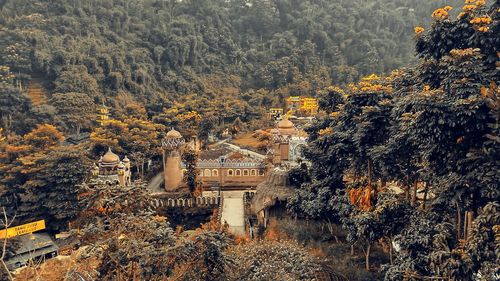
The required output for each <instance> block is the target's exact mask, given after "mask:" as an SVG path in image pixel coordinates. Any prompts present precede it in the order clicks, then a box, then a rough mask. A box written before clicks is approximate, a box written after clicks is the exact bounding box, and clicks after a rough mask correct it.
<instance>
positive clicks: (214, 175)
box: [212, 169, 219, 177]
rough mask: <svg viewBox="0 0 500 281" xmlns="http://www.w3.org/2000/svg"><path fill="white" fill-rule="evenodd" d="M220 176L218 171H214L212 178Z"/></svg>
mask: <svg viewBox="0 0 500 281" xmlns="http://www.w3.org/2000/svg"><path fill="white" fill-rule="evenodd" d="M218 176H219V171H218V170H215V169H214V170H212V177H218Z"/></svg>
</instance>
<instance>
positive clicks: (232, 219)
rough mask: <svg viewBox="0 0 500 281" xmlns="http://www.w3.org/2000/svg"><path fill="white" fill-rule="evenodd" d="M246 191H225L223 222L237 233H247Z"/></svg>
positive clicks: (223, 193) (223, 194) (223, 195)
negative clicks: (244, 199) (244, 198)
mask: <svg viewBox="0 0 500 281" xmlns="http://www.w3.org/2000/svg"><path fill="white" fill-rule="evenodd" d="M245 192H246V191H240V190H234V191H233V190H231V191H223V192H222V197H223V200H222V202H223V205H222V216H221V222H222V223H227V224H228V225H229V230H230V231H231V232H232V233H234V234H237V235H244V234H245V203H244V201H243V196H244V195H245Z"/></svg>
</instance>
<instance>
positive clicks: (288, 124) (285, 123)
mask: <svg viewBox="0 0 500 281" xmlns="http://www.w3.org/2000/svg"><path fill="white" fill-rule="evenodd" d="M278 128H279V129H293V123H292V121H290V120H288V119H283V120H281V121H279V122H278Z"/></svg>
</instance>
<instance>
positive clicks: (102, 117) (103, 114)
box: [97, 105, 109, 126]
mask: <svg viewBox="0 0 500 281" xmlns="http://www.w3.org/2000/svg"><path fill="white" fill-rule="evenodd" d="M107 120H109V107H107V106H105V105H102V106H101V108H99V112H98V114H97V122H99V124H101V126H102V125H103V123H104V122H105V121H107Z"/></svg>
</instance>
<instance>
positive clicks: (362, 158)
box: [289, 1, 500, 280]
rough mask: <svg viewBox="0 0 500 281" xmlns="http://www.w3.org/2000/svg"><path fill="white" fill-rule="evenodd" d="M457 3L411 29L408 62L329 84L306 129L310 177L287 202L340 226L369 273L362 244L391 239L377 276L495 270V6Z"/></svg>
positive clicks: (498, 40) (468, 274)
mask: <svg viewBox="0 0 500 281" xmlns="http://www.w3.org/2000/svg"><path fill="white" fill-rule="evenodd" d="M466 2H467V3H466V4H465V5H464V6H463V8H462V11H463V12H462V13H460V14H459V15H458V17H456V18H455V17H454V16H452V15H450V14H449V11H450V10H451V9H452V8H451V7H444V8H440V9H438V10H436V11H435V12H434V13H433V15H432V16H433V23H432V26H431V28H430V30H429V31H425V29H424V28H423V27H416V28H415V33H416V41H417V42H416V49H417V52H418V56H419V57H420V61H419V63H418V65H416V66H415V67H411V68H408V69H404V70H402V71H397V72H394V73H393V74H391V75H390V76H387V77H384V78H380V77H376V76H373V75H371V76H369V77H366V78H364V79H362V80H361V81H360V82H359V83H358V84H352V85H349V86H348V87H347V89H346V92H345V93H344V91H342V90H341V89H338V88H334V87H331V88H328V89H327V90H326V91H325V92H324V93H323V94H322V95H321V98H322V101H321V102H320V105H321V106H322V108H323V109H324V110H325V111H326V112H327V113H328V116H326V117H325V118H322V119H320V120H318V122H316V123H315V124H314V125H313V126H312V127H311V128H309V131H310V138H309V141H310V147H309V148H308V151H307V152H306V156H307V157H308V158H309V160H310V161H311V162H312V163H311V167H310V174H311V180H310V181H306V182H305V183H303V184H302V186H301V188H300V189H298V190H297V192H296V195H295V196H294V198H292V200H291V201H290V202H289V207H290V209H291V210H292V211H295V212H297V213H298V214H300V215H303V216H307V217H311V218H316V219H321V220H331V221H337V222H340V223H341V224H342V226H343V228H344V229H345V230H346V231H347V240H348V242H350V243H353V244H356V245H358V247H363V250H364V253H365V254H366V255H367V260H366V261H367V262H366V265H367V268H369V250H370V245H371V243H373V242H375V241H376V240H378V239H380V238H387V239H389V241H390V247H391V249H392V246H393V245H397V249H398V250H397V253H396V256H395V262H394V263H391V264H390V265H388V266H387V267H386V270H385V274H386V280H401V279H405V278H406V279H408V280H421V279H422V278H424V279H425V278H445V279H448V280H475V279H474V278H476V277H477V276H481V278H483V279H484V280H490V279H495V274H498V268H496V269H495V268H494V267H492V263H494V262H495V261H496V262H498V260H499V256H498V251H495V250H492V248H491V247H493V244H492V243H493V240H492V236H491V235H492V233H493V232H495V231H498V229H497V227H495V226H493V225H492V222H494V221H495V220H497V216H495V215H493V213H494V212H495V211H494V210H496V208H497V205H498V200H499V199H500V193H499V190H500V189H499V186H498V183H499V182H500V181H499V180H500V178H499V173H498V168H499V165H498V159H499V154H498V147H499V139H498V128H499V125H498V124H499V119H498V118H499V114H498V110H499V107H498V105H499V104H498V97H499V94H500V93H499V88H498V84H499V83H500V76H499V72H498V67H499V62H498V61H499V54H500V53H499V51H500V49H499V46H500V37H499V36H498V34H499V28H500V23H499V7H500V3H499V2H498V1H496V2H495V3H493V4H490V5H487V4H486V3H485V1H466ZM388 181H392V182H393V183H392V184H391V186H388V185H387V182H388ZM395 186H397V187H395ZM397 194H399V195H397ZM404 194H406V196H405V195H404ZM394 196H396V197H394ZM395 198H396V199H395ZM397 198H399V199H397ZM396 218H397V219H396ZM478 229H482V231H481V233H480V232H478ZM495 229H496V230H495ZM479 259H481V262H479Z"/></svg>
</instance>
